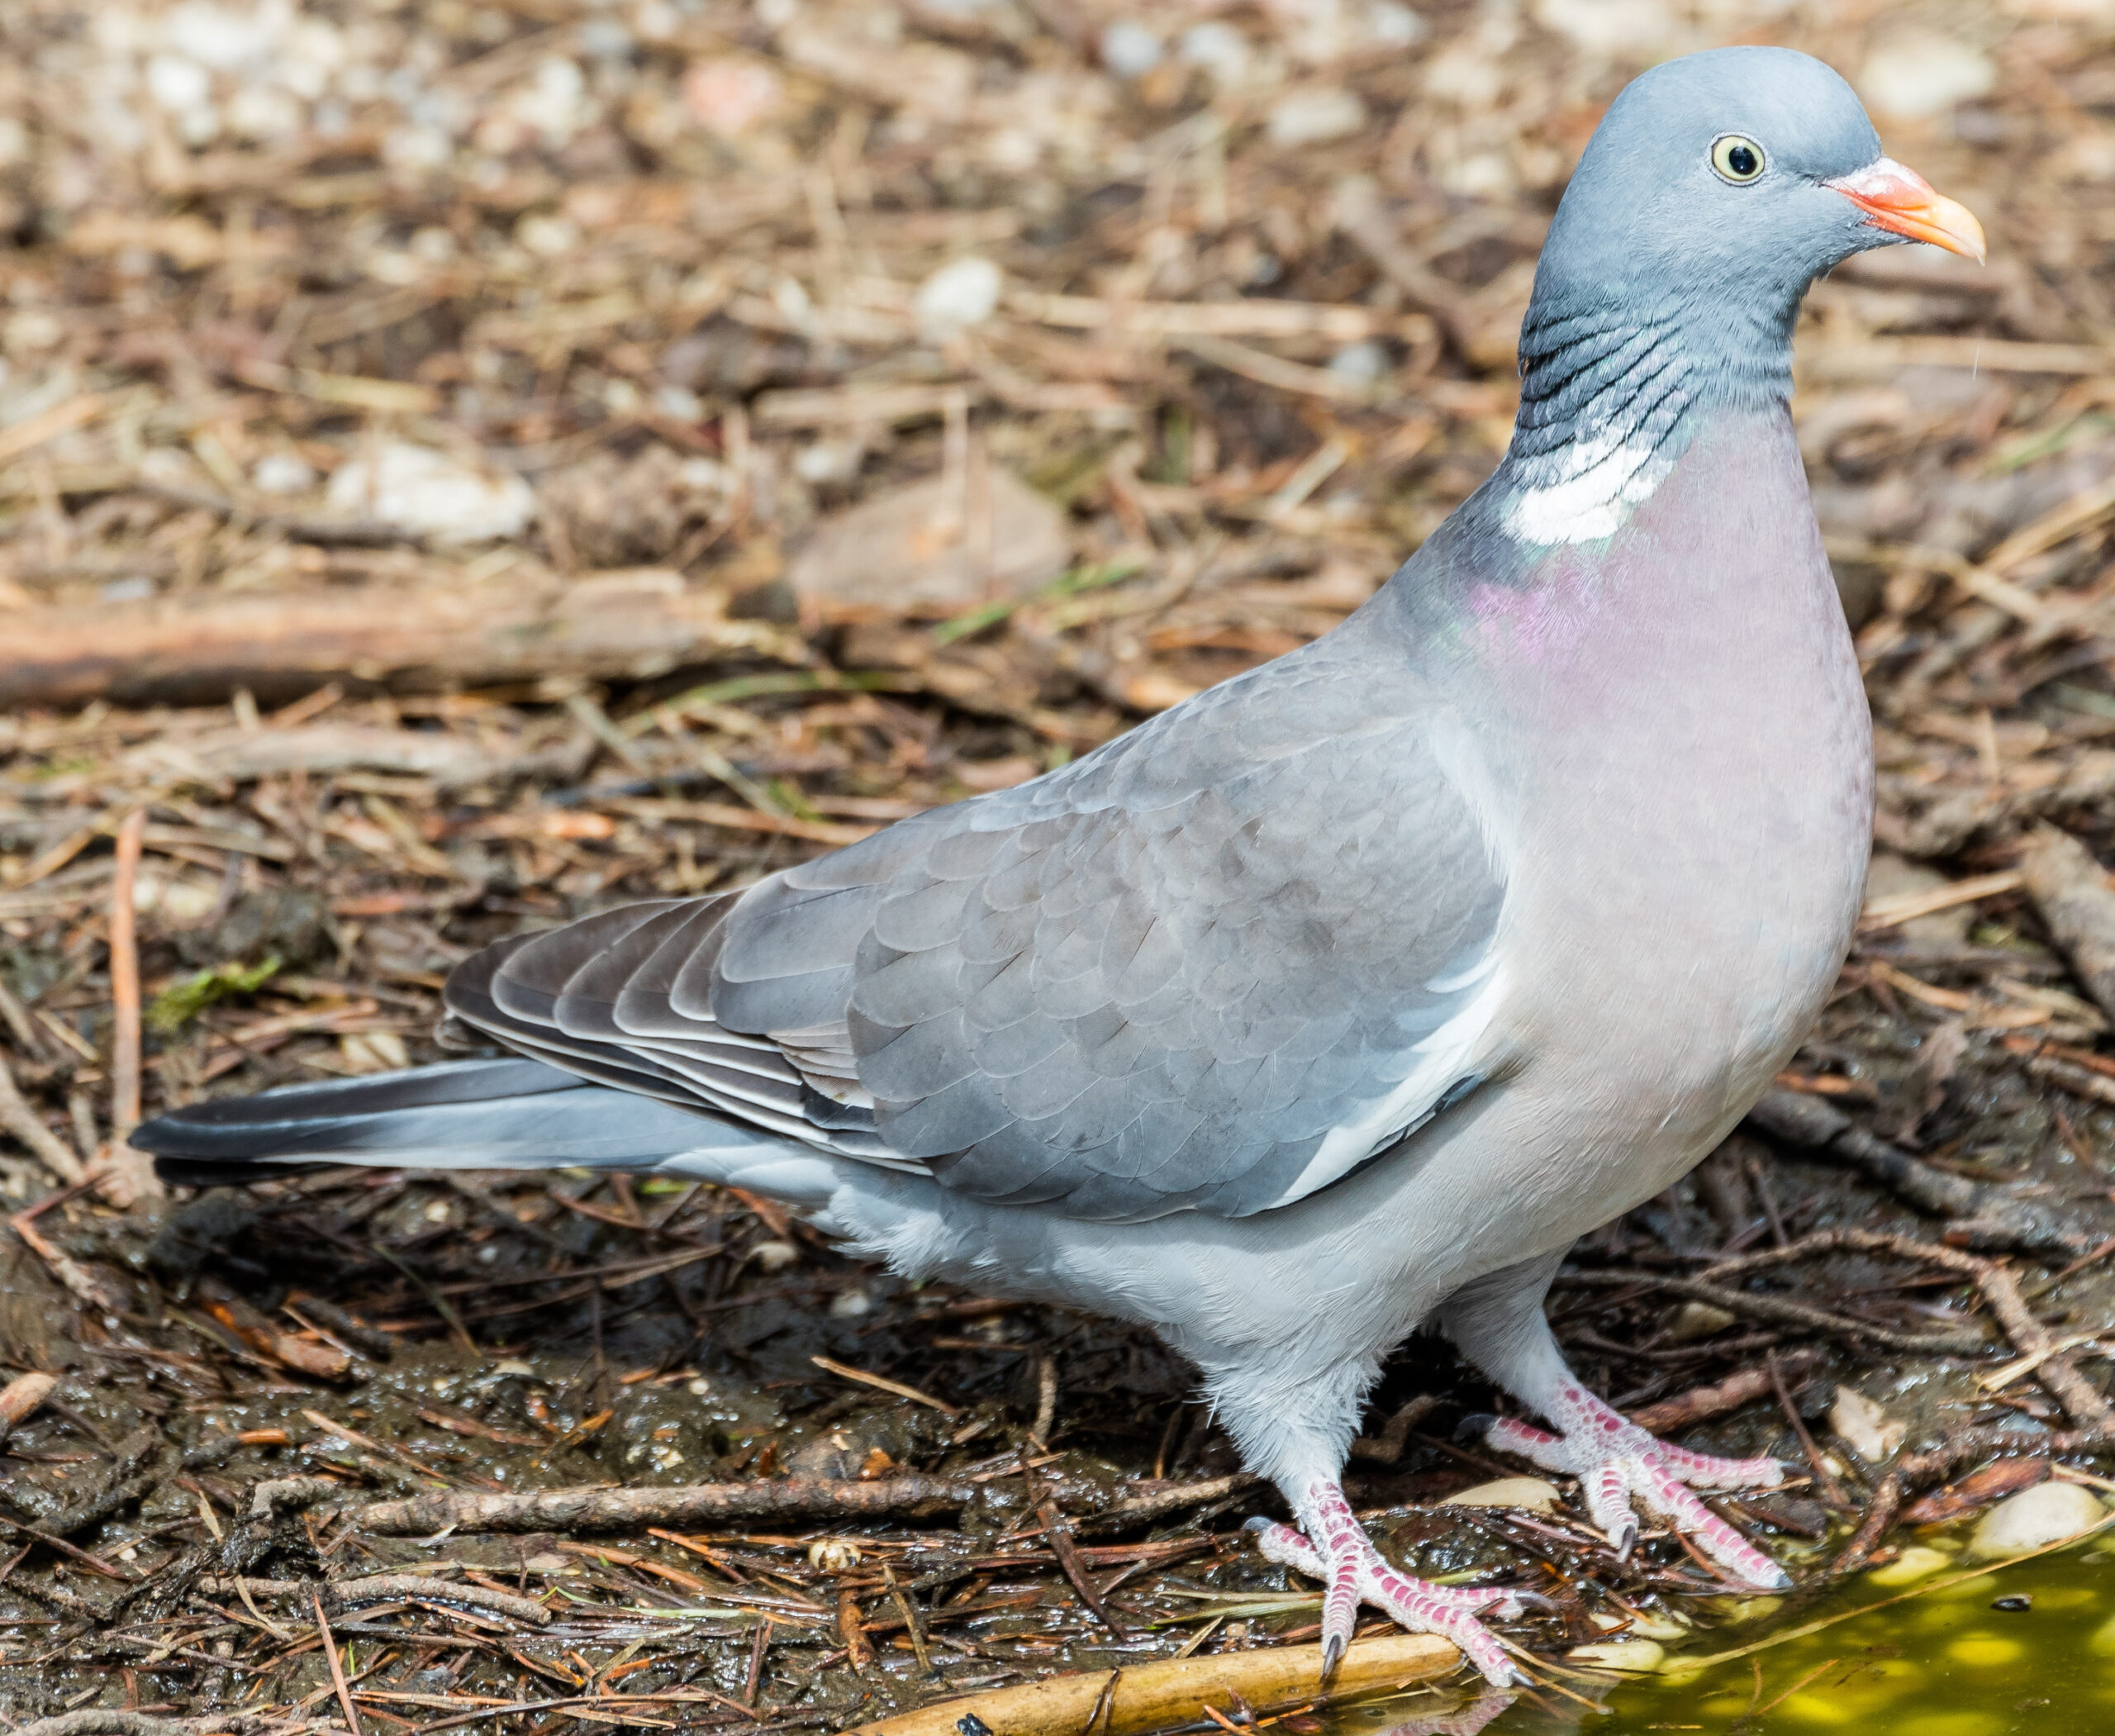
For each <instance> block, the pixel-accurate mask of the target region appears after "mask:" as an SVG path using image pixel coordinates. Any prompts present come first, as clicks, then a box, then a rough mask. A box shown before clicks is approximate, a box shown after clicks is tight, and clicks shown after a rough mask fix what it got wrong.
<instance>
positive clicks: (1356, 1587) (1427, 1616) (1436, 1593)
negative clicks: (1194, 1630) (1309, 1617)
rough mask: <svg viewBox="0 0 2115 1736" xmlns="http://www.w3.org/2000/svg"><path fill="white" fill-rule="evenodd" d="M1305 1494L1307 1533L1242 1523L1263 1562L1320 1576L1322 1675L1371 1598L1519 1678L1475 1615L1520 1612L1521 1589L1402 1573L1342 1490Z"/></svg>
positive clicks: (1482, 1667) (1498, 1678)
mask: <svg viewBox="0 0 2115 1736" xmlns="http://www.w3.org/2000/svg"><path fill="white" fill-rule="evenodd" d="M1307 1492H1308V1499H1307V1500H1306V1501H1301V1502H1298V1503H1295V1505H1296V1506H1297V1507H1298V1508H1299V1510H1300V1519H1301V1523H1302V1524H1303V1525H1304V1526H1305V1534H1302V1533H1301V1532H1300V1531H1295V1529H1293V1528H1292V1527H1291V1526H1290V1525H1281V1524H1276V1523H1275V1522H1273V1521H1271V1520H1260V1519H1258V1520H1250V1521H1249V1522H1248V1524H1247V1525H1246V1526H1245V1527H1243V1529H1247V1530H1250V1531H1252V1532H1254V1533H1255V1534H1256V1547H1257V1550H1258V1551H1259V1552H1260V1553H1262V1556H1263V1558H1265V1559H1266V1560H1267V1561H1274V1562H1278V1563H1280V1564H1281V1566H1284V1567H1290V1568H1292V1569H1293V1570H1294V1571H1295V1572H1300V1573H1305V1574H1307V1575H1309V1577H1313V1578H1316V1579H1319V1580H1321V1581H1323V1582H1324V1587H1325V1589H1324V1592H1323V1599H1322V1655H1323V1675H1324V1680H1327V1679H1328V1677H1329V1676H1330V1675H1331V1674H1332V1673H1333V1672H1334V1671H1335V1669H1336V1667H1337V1665H1338V1662H1340V1661H1341V1659H1342V1658H1343V1654H1344V1653H1345V1651H1346V1650H1347V1649H1348V1648H1349V1647H1350V1644H1351V1640H1352V1630H1353V1629H1354V1627H1355V1626H1356V1624H1357V1619H1358V1606H1359V1605H1360V1604H1361V1603H1368V1604H1371V1605H1374V1606H1375V1607H1376V1609H1379V1610H1382V1611H1384V1612H1385V1614H1387V1615H1389V1616H1390V1617H1391V1618H1392V1619H1394V1620H1395V1621H1396V1622H1397V1623H1399V1624H1400V1625H1402V1626H1403V1627H1405V1628H1407V1629H1409V1630H1410V1631H1411V1632H1413V1633H1420V1634H1438V1635H1439V1636H1441V1637H1442V1638H1446V1639H1448V1640H1452V1642H1453V1643H1454V1644H1455V1645H1456V1646H1457V1647H1459V1648H1461V1653H1462V1655H1463V1656H1464V1657H1465V1658H1467V1659H1468V1660H1469V1662H1471V1663H1473V1664H1474V1665H1475V1666H1476V1668H1477V1669H1478V1670H1479V1671H1480V1672H1482V1674H1483V1676H1484V1677H1485V1680H1487V1681H1490V1682H1491V1683H1493V1684H1494V1685H1495V1686H1500V1687H1507V1686H1517V1685H1518V1684H1519V1682H1520V1681H1521V1680H1522V1677H1521V1676H1520V1673H1519V1672H1518V1671H1517V1670H1516V1669H1515V1668H1514V1666H1513V1663H1512V1662H1511V1661H1510V1660H1509V1658H1507V1656H1506V1653H1505V1648H1504V1647H1503V1646H1502V1645H1500V1643H1499V1641H1498V1639H1497V1638H1496V1636H1495V1635H1494V1634H1491V1633H1490V1631H1489V1630H1488V1629H1486V1628H1485V1627H1484V1625H1483V1624H1482V1623H1481V1622H1480V1621H1479V1620H1477V1619H1476V1617H1477V1615H1479V1614H1480V1613H1488V1614H1490V1615H1494V1616H1496V1617H1498V1618H1500V1619H1504V1618H1507V1617H1510V1616H1513V1615H1518V1614H1519V1611H1520V1606H1521V1599H1520V1596H1519V1594H1518V1593H1517V1592H1514V1591H1511V1590H1510V1589H1509V1588H1508V1587H1505V1586H1475V1587H1462V1588H1458V1589H1457V1588H1455V1587H1452V1586H1434V1585H1428V1584H1427V1583H1426V1582H1425V1581H1423V1580H1420V1579H1413V1578H1411V1577H1409V1575H1407V1574H1404V1573H1399V1572H1396V1571H1395V1569H1394V1568H1393V1567H1390V1566H1389V1565H1388V1563H1387V1562H1385V1560H1383V1559H1382V1558H1381V1553H1380V1552H1379V1551H1378V1550H1376V1548H1374V1547H1373V1543H1372V1542H1371V1539H1369V1538H1368V1537H1367V1536H1366V1532H1365V1530H1364V1529H1363V1528H1362V1527H1361V1526H1360V1524H1359V1523H1358V1520H1357V1517H1356V1516H1355V1515H1353V1514H1352V1510H1351V1507H1350V1505H1349V1503H1347V1501H1345V1500H1344V1497H1343V1491H1342V1490H1341V1489H1340V1488H1338V1487H1337V1486H1335V1485H1333V1484H1317V1485H1315V1486H1312V1487H1311V1488H1310V1489H1309V1491H1307Z"/></svg>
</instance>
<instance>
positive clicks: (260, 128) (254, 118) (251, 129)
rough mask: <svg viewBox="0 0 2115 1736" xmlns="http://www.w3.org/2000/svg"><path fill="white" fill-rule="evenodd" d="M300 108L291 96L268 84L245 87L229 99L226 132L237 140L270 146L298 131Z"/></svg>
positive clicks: (299, 128)
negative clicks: (233, 135)
mask: <svg viewBox="0 0 2115 1736" xmlns="http://www.w3.org/2000/svg"><path fill="white" fill-rule="evenodd" d="M227 122H228V131H231V132H232V133H233V134H235V136H236V137H237V138H239V139H251V140H257V141H259V142H260V143H265V144H270V143H273V142H275V141H277V140H281V139H290V138H292V136H294V135H295V134H296V133H297V132H299V131H301V126H302V106H301V104H300V103H299V102H297V101H296V100H295V98H294V97H293V95H292V93H290V92H288V91H283V90H278V89H276V88H273V86H271V85H269V84H245V85H244V86H242V87H241V88H240V89H239V90H237V91H236V92H235V94H234V95H233V96H232V97H231V98H228V106H227Z"/></svg>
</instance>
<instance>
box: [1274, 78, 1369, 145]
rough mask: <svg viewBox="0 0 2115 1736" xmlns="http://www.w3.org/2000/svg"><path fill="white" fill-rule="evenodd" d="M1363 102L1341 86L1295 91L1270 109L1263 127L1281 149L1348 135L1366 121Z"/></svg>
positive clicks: (1348, 136) (1326, 143)
mask: <svg viewBox="0 0 2115 1736" xmlns="http://www.w3.org/2000/svg"><path fill="white" fill-rule="evenodd" d="M1365 125H1366V105H1365V104H1364V103H1363V102H1360V101H1359V99H1358V97H1357V93H1354V92H1352V91H1348V90H1346V89H1344V88H1343V87H1341V86H1333V87H1331V88H1328V89H1325V90H1301V91H1295V92H1293V93H1291V94H1290V96H1286V97H1282V98H1280V99H1279V100H1278V102H1277V103H1276V106H1275V107H1273V108H1272V109H1271V114H1270V118H1269V120H1268V121H1267V122H1266V123H1265V127H1264V130H1265V131H1267V133H1268V134H1269V135H1270V140H1271V144H1273V145H1276V146H1278V148H1279V149H1280V150H1297V149H1298V148H1299V147H1300V146H1301V145H1328V144H1330V143H1332V142H1333V141H1334V140H1338V139H1348V138H1350V137H1351V136H1352V134H1354V133H1356V132H1357V131H1359V130H1360V129H1361V128H1362V127H1363V126H1365Z"/></svg>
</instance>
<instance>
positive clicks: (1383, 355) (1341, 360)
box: [1329, 338, 1390, 386]
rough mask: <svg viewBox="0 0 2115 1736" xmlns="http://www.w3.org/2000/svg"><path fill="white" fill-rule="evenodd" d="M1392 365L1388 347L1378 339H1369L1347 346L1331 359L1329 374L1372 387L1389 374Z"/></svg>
mask: <svg viewBox="0 0 2115 1736" xmlns="http://www.w3.org/2000/svg"><path fill="white" fill-rule="evenodd" d="M1389 363H1390V357H1389V354H1388V346H1387V345H1385V344H1383V343H1381V342H1380V341H1379V340H1377V339H1374V338H1367V339H1365V340H1363V341H1362V342H1360V343H1357V344H1349V345H1346V346H1345V347H1344V348H1343V349H1342V350H1338V352H1337V353H1336V354H1334V355H1333V356H1331V357H1330V358H1329V372H1330V373H1333V374H1335V375H1336V376H1337V378H1338V379H1343V380H1355V381H1357V383H1359V384H1360V385H1362V386H1371V385H1374V384H1376V383H1378V382H1379V380H1380V379H1381V376H1382V375H1383V374H1385V373H1387V371H1388V368H1389Z"/></svg>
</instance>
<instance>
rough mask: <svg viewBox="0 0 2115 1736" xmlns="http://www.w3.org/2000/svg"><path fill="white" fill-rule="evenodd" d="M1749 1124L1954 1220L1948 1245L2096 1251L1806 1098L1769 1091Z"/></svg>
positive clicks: (2062, 1228)
mask: <svg viewBox="0 0 2115 1736" xmlns="http://www.w3.org/2000/svg"><path fill="white" fill-rule="evenodd" d="M1748 1122H1749V1124H1750V1125H1752V1126H1754V1127H1756V1128H1757V1129H1759V1130H1761V1131H1762V1132H1763V1133H1766V1134H1769V1135H1770V1137H1771V1138H1772V1139H1777V1140H1779V1141H1780V1142H1781V1143H1783V1144H1787V1145H1796V1146H1799V1147H1801V1148H1803V1149H1806V1150H1808V1151H1814V1152H1823V1153H1827V1155H1829V1156H1831V1157H1834V1158H1841V1159H1842V1161H1843V1162H1845V1163H1848V1164H1850V1165H1851V1167H1852V1168H1855V1169H1859V1170H1862V1171H1863V1172H1865V1174H1866V1175H1867V1176H1869V1177H1871V1179H1872V1180H1874V1181H1875V1182H1879V1183H1880V1186H1881V1187H1884V1188H1886V1189H1887V1190H1888V1191H1889V1192H1890V1193H1892V1194H1894V1196H1896V1197H1897V1198H1898V1199H1900V1200H1902V1201H1904V1203H1905V1204H1908V1205H1910V1206H1914V1207H1916V1209H1917V1210H1919V1211H1921V1212H1923V1213H1925V1214H1927V1215H1929V1216H1932V1217H1935V1218H1943V1219H1946V1220H1947V1226H1946V1239H1948V1240H1949V1241H1956V1240H1958V1241H1959V1242H1961V1243H1962V1244H1965V1246H1967V1247H1970V1248H1975V1249H1976V1250H1977V1251H1978V1252H1980V1253H2060V1254H2062V1255H2063V1256H2064V1257H2065V1258H2067V1259H2075V1258H2077V1257H2078V1256H2079V1255H2080V1254H2082V1253H2086V1252H2088V1251H2089V1249H2090V1248H2092V1247H2093V1246H2094V1240H2095V1239H2094V1237H2092V1236H2090V1235H2089V1234H2086V1233H2085V1232H2084V1231H2083V1230H2081V1229H2076V1228H2075V1227H2073V1226H2072V1225H2068V1224H2066V1223H2065V1222H2064V1221H2063V1220H2061V1219H2060V1218H2059V1217H2058V1216H2057V1215H2056V1214H2054V1213H2052V1212H2050V1211H2048V1210H2045V1209H2044V1208H2042V1207H2041V1206H2037V1205H2035V1204H2034V1203H2032V1201H2026V1200H2017V1199H2014V1198H2013V1197H2012V1196H2010V1195H2008V1194H2006V1193H2003V1192H2002V1191H1999V1189H1997V1188H1995V1187H1989V1186H1986V1185H1984V1183H1981V1182H1971V1181H1970V1180H1968V1179H1967V1177H1965V1176H1952V1175H1948V1174H1947V1173H1946V1172H1945V1171H1943V1170H1940V1169H1934V1168H1932V1166H1931V1165H1930V1164H1928V1163H1920V1162H1919V1161H1918V1159H1917V1158H1913V1157H1912V1156H1910V1154H1909V1153H1908V1152H1906V1151H1904V1150H1903V1149H1900V1148H1899V1146H1894V1145H1890V1144H1888V1143H1887V1141H1886V1140H1884V1139H1877V1138H1875V1136H1874V1135H1873V1134H1870V1133H1868V1132H1866V1131H1865V1129H1864V1128H1862V1127H1861V1126H1859V1125H1858V1124H1857V1123H1856V1122H1855V1121H1853V1120H1851V1118H1850V1116H1848V1115H1845V1114H1844V1113H1843V1111H1842V1110H1840V1109H1837V1107H1836V1106H1834V1105H1832V1104H1830V1103H1827V1102H1825V1101H1823V1100H1822V1099H1821V1098H1819V1097H1813V1096H1807V1095H1806V1094H1805V1093H1804V1092H1796V1091H1786V1090H1784V1089H1782V1088H1778V1089H1775V1090H1771V1091H1766V1092H1764V1093H1763V1094H1762V1097H1761V1101H1758V1102H1757V1103H1756V1106H1755V1107H1754V1108H1752V1109H1751V1110H1750V1111H1748Z"/></svg>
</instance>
